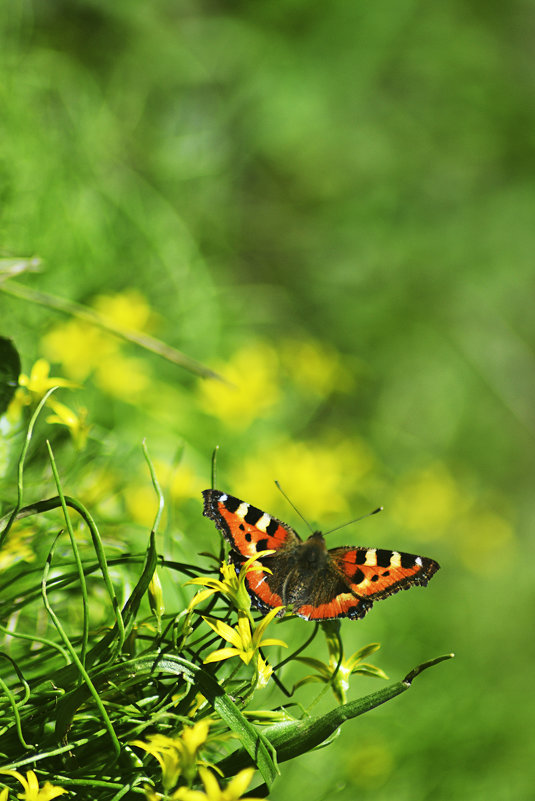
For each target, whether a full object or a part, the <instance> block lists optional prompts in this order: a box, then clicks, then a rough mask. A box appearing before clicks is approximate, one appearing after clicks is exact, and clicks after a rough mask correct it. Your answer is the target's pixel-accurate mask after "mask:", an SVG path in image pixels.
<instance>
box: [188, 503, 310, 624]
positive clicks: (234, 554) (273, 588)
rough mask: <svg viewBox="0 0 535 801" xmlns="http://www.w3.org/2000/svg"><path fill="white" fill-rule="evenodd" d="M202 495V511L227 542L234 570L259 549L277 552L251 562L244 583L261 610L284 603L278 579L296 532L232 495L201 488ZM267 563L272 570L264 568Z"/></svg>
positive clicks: (295, 539)
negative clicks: (250, 567) (202, 490)
mask: <svg viewBox="0 0 535 801" xmlns="http://www.w3.org/2000/svg"><path fill="white" fill-rule="evenodd" d="M203 498H204V511H203V514H204V515H205V517H209V518H210V519H211V520H213V521H214V523H215V524H216V526H217V528H218V529H219V531H221V533H222V534H223V536H224V537H225V539H226V540H227V542H228V543H229V544H230V546H231V548H232V550H231V553H230V560H231V562H232V563H233V564H234V565H235V566H236V569H237V570H239V569H240V568H241V566H242V565H243V563H244V562H246V561H247V559H250V558H251V557H253V556H256V555H257V554H258V553H260V552H261V551H267V550H274V551H275V552H276V553H275V554H273V555H271V556H267V557H264V558H263V559H261V560H258V561H257V562H255V563H254V565H253V566H252V567H253V568H254V569H252V570H250V571H249V572H248V573H247V576H246V579H245V586H246V587H247V590H248V592H249V594H250V595H251V597H252V599H253V602H254V604H255V606H257V607H258V608H259V609H260V610H261V611H264V612H267V611H268V610H269V609H273V608H274V607H276V606H283V605H284V602H283V600H282V594H283V589H282V586H281V581H283V577H284V576H285V572H286V571H285V566H286V562H287V559H288V551H289V550H291V549H292V548H293V547H295V546H296V545H298V544H299V543H300V542H301V540H300V538H299V536H298V535H297V533H296V532H295V531H294V530H293V529H292V528H290V526H288V525H287V524H286V523H283V522H282V521H281V520H277V518H275V517H271V515H268V514H267V513H266V512H263V511H262V510H261V509H258V508H257V507H256V506H252V505H251V504H250V503H246V502H245V501H241V500H240V499H239V498H235V497H234V496H233V495H227V494H226V493H224V492H220V491H219V490H204V492H203ZM266 567H267V568H268V570H269V571H271V572H268V570H265V569H264V568H266Z"/></svg>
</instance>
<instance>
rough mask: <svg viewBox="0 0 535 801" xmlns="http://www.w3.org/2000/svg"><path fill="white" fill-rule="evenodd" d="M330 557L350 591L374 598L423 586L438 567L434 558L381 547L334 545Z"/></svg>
mask: <svg viewBox="0 0 535 801" xmlns="http://www.w3.org/2000/svg"><path fill="white" fill-rule="evenodd" d="M329 556H330V557H331V559H332V561H333V564H334V566H335V567H336V568H337V569H338V570H339V571H340V572H341V573H342V574H343V575H344V576H345V577H346V579H347V581H348V582H349V586H350V588H351V590H352V591H353V592H354V593H355V594H357V595H359V596H366V597H369V598H373V600H379V599H380V598H386V597H387V596H388V595H391V594H392V593H394V592H397V591H398V590H402V589H407V588H408V587H410V586H411V585H412V584H421V585H425V584H427V582H428V581H429V579H430V578H431V576H432V575H433V574H434V573H435V572H436V571H437V570H438V568H439V565H438V564H437V562H435V561H434V560H433V559H427V558H426V557H423V556H417V555H416V554H411V553H401V552H399V551H388V550H385V549H380V548H352V547H351V546H348V547H345V548H333V549H332V550H330V551H329Z"/></svg>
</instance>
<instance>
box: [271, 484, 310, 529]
mask: <svg viewBox="0 0 535 801" xmlns="http://www.w3.org/2000/svg"><path fill="white" fill-rule="evenodd" d="M275 486H276V487H277V489H278V491H279V492H280V493H281V495H282V496H283V497H284V498H286V500H287V501H288V503H289V504H290V506H291V507H292V509H293V510H294V512H297V514H298V515H299V517H300V518H301V520H302V521H303V523H304V524H305V525H306V526H307V527H308V528H309V529H310V531H312V532H313V531H314V529H313V528H312V526H311V525H310V523H309V522H308V520H307V519H306V517H305V516H304V515H303V514H301V512H300V511H299V509H298V508H297V506H296V505H295V503H294V502H293V501H291V500H290V499H289V497H288V496H287V495H286V493H285V492H284V490H283V488H282V487H281V485H280V484H279V482H278V481H275Z"/></svg>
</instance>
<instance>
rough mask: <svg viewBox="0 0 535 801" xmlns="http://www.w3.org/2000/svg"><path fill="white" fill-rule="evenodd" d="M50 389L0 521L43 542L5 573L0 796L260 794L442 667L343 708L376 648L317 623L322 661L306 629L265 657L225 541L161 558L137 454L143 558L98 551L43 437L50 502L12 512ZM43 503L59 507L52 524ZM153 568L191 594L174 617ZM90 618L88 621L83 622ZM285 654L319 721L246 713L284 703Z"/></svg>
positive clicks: (269, 640) (98, 541)
mask: <svg viewBox="0 0 535 801" xmlns="http://www.w3.org/2000/svg"><path fill="white" fill-rule="evenodd" d="M53 391H54V388H53V387H51V388H49V389H48V391H47V392H46V393H45V394H44V395H43V397H42V399H41V401H40V402H39V404H38V405H37V407H36V409H35V411H34V413H33V415H32V417H31V420H30V423H29V426H28V430H27V434H26V437H25V440H24V444H23V448H22V452H21V456H20V459H19V463H18V472H17V476H18V479H17V502H16V504H15V505H14V506H13V508H12V509H11V510H10V511H9V513H8V514H6V515H5V516H4V518H3V519H2V520H1V521H0V525H1V528H0V532H1V533H0V542H2V543H3V544H4V546H6V545H8V544H9V543H10V542H15V543H16V542H17V539H16V536H15V534H16V526H17V524H18V523H19V521H21V520H23V519H27V518H33V517H35V518H37V519H40V520H43V519H44V521H45V525H44V528H41V536H43V534H45V535H46V541H47V546H46V550H45V555H44V557H43V560H42V564H40V565H39V566H38V567H35V568H31V569H28V566H27V564H26V563H25V562H24V561H22V560H21V559H18V560H17V559H14V560H12V564H11V566H10V567H9V568H8V569H7V570H6V571H5V573H4V575H3V577H2V585H3V586H2V593H1V598H0V619H1V621H2V622H1V624H0V631H1V632H2V637H3V646H2V652H1V654H0V689H1V696H0V721H1V723H0V751H1V763H0V777H1V780H2V781H3V782H5V789H4V790H3V791H1V795H0V797H1V798H2V801H4V800H5V799H7V798H9V797H14V794H15V792H18V791H19V790H20V787H22V789H23V795H22V797H24V798H26V799H45V798H46V799H51V798H54V797H56V796H57V795H60V794H63V793H64V792H68V793H69V794H71V796H73V797H80V798H84V799H99V800H100V799H102V801H104V800H106V801H107V800H108V799H109V800H110V801H111V800H112V799H120V798H123V797H126V796H128V797H134V796H141V797H145V798H147V799H171V798H172V799H184V800H185V801H188V800H189V799H193V798H195V799H197V801H198V799H202V798H206V799H212V801H213V799H216V798H223V797H224V798H227V799H228V798H239V797H241V796H242V795H243V793H245V792H246V791H247V788H248V787H249V785H250V783H251V782H252V780H253V776H254V775H255V772H256V771H258V772H259V774H260V777H261V778H260V786H259V787H257V790H256V792H257V794H260V795H262V796H264V795H266V794H267V793H268V792H269V788H270V787H271V785H272V783H273V781H274V780H275V778H276V776H277V773H278V767H277V766H278V763H279V762H282V761H285V760H288V759H293V758H295V757H297V756H299V755H300V754H302V753H304V752H306V751H309V750H311V749H312V748H315V747H316V746H318V745H319V744H321V743H324V742H325V741H326V740H328V738H329V737H330V736H331V735H332V734H333V733H334V732H335V731H336V730H337V729H338V727H339V726H340V725H341V724H342V723H343V722H344V721H345V720H348V719H349V718H352V717H355V716H357V715H360V714H363V713H364V712H366V711H368V710H370V709H372V708H374V707H376V706H378V705H379V704H382V703H384V702H385V701H387V700H389V699H391V698H394V697H395V696H396V695H399V694H400V693H402V692H404V691H406V690H407V689H408V687H409V686H410V684H411V682H412V679H413V678H414V677H415V676H416V675H417V674H418V673H419V672H420V671H421V670H423V669H425V668H426V667H429V666H430V665H432V664H436V663H437V662H439V661H441V660H442V659H445V658H447V657H438V658H437V659H435V660H432V661H431V662H429V663H426V664H424V665H422V666H419V667H418V668H416V669H415V670H414V671H412V672H411V673H410V674H409V675H408V676H407V677H405V679H404V680H403V681H400V682H394V683H393V684H390V685H389V686H387V687H385V688H384V689H382V690H379V691H378V692H376V693H372V694H371V695H368V696H365V697H363V698H360V699H358V700H356V701H352V702H349V703H346V692H347V687H348V681H349V677H350V676H351V674H353V673H365V674H367V675H375V676H377V677H381V678H386V677H385V675H384V674H383V673H382V671H380V670H379V669H378V668H375V667H374V666H371V665H368V664H366V663H364V662H363V659H364V657H365V656H366V655H369V654H370V653H372V652H373V651H374V650H375V649H376V647H377V646H376V645H375V644H374V645H373V646H368V647H366V648H364V649H361V650H360V651H359V652H357V653H356V654H353V656H351V657H348V658H345V656H344V650H343V645H342V641H341V638H340V635H339V626H338V625H335V624H332V623H331V624H324V626H323V628H324V630H325V633H326V635H327V645H328V650H329V661H328V663H323V662H321V661H320V660H318V659H317V658H315V657H311V656H308V657H303V656H302V653H303V651H304V650H305V649H306V648H308V647H309V646H310V644H311V643H312V641H313V640H314V638H315V637H316V635H317V633H318V631H319V630H320V627H319V626H318V625H317V624H315V625H313V626H312V629H311V630H310V629H306V630H305V628H303V631H304V635H303V641H302V642H301V643H300V644H299V645H298V647H296V648H295V649H294V650H293V651H292V652H291V653H290V654H289V655H287V656H285V658H284V659H283V660H282V661H279V662H278V663H277V659H274V658H273V654H277V653H278V652H277V651H273V648H280V647H281V646H285V643H284V642H282V641H281V640H279V639H278V638H273V637H266V636H265V634H266V629H267V628H268V627H271V628H272V627H273V626H274V623H273V618H274V615H275V612H276V611H277V610H273V611H272V612H270V613H269V614H268V615H267V616H265V617H263V618H260V619H259V618H258V616H257V615H256V613H254V612H253V611H252V609H251V603H250V599H249V597H248V595H247V592H246V591H245V588H244V577H245V572H246V570H247V569H248V567H249V565H245V567H244V568H243V569H242V571H241V573H240V575H239V576H238V575H236V573H235V571H234V569H233V568H231V567H230V566H228V565H226V564H225V563H224V554H223V550H222V547H221V551H220V553H219V555H217V556H216V555H205V557H206V558H205V560H204V561H201V562H200V560H199V558H198V557H197V556H196V557H192V560H191V562H180V563H179V562H175V561H170V560H166V559H164V558H163V557H162V556H159V554H158V548H157V541H158V530H159V526H160V520H161V516H162V512H163V508H164V498H163V495H162V492H161V490H160V487H159V484H158V480H157V477H156V475H155V471H154V469H153V466H152V463H151V460H150V458H149V454H148V451H147V449H146V447H145V446H144V452H145V457H146V460H147V464H148V466H149V470H150V474H151V478H152V483H153V487H154V492H155V495H156V498H157V501H158V510H157V513H156V516H155V520H154V523H153V526H152V530H151V531H150V532H148V533H147V538H146V547H145V551H144V553H137V554H136V553H132V554H131V553H126V554H123V555H122V556H120V557H116V558H113V559H111V558H110V557H109V556H108V554H107V552H106V550H107V549H106V546H105V541H104V539H103V537H102V534H101V532H100V530H99V526H98V525H97V523H96V521H95V520H94V519H93V517H92V515H91V513H90V511H89V510H88V509H87V508H86V507H85V506H84V505H83V504H82V503H81V502H80V501H79V500H78V499H76V498H75V497H71V496H68V495H65V494H64V492H63V489H62V481H61V477H60V469H59V468H58V466H57V465H56V460H55V457H54V453H53V450H52V447H51V445H50V443H48V442H47V457H48V461H49V465H50V469H51V472H52V475H53V478H54V481H55V485H56V488H57V494H56V495H55V496H54V497H51V498H43V499H41V500H38V501H35V502H33V503H32V504H30V505H24V503H23V497H24V470H25V460H26V457H27V453H28V448H29V445H30V442H31V440H32V436H33V430H34V425H35V422H36V420H37V417H38V415H39V414H40V412H41V410H42V409H43V407H44V405H45V404H46V402H47V400H48V398H49V396H50V394H51V393H52V392H53ZM54 510H60V512H61V514H62V523H61V524H60V528H59V530H58V528H57V523H56V519H57V518H56V517H55V516H56V515H57V511H54ZM50 515H54V517H51V519H50V524H49V523H48V522H47V521H48V519H49V516H50ZM80 532H83V533H84V535H85V533H87V534H88V541H89V543H90V544H89V547H85V546H83V545H82V544H81V541H80V539H81V538H80ZM65 543H67V545H66V544H65ZM127 566H128V568H129V569H130V570H132V569H134V570H135V572H136V575H137V578H136V580H135V582H134V584H133V586H132V587H131V588H129V589H127V582H126V580H125V581H124V582H123V583H122V586H121V582H120V581H119V582H118V580H117V575H119V576H120V575H121V573H120V571H121V570H122V569H126V567H127ZM112 568H113V572H112ZM117 571H119V573H118V572H117ZM162 571H170V572H171V573H173V574H175V576H176V578H177V579H178V581H180V582H181V583H185V582H188V583H189V584H191V585H192V586H195V587H196V588H197V592H196V594H194V595H193V597H192V598H191V600H190V602H189V603H188V604H187V605H185V606H184V608H182V609H179V610H172V611H169V610H166V609H165V605H164V602H163V596H162V591H161V586H160V581H159V575H160V573H162ZM218 574H219V575H218ZM121 596H122V597H121ZM97 609H98V612H99V616H100V619H101V621H102V622H101V625H100V626H98V625H97V626H95V625H94V623H93V618H94V615H95V610H97ZM266 649H268V651H269V656H268V655H267V654H266ZM289 661H293V662H296V663H297V664H300V665H304V666H306V667H312V668H313V669H314V671H315V673H314V674H313V675H305V676H303V677H301V678H300V679H299V681H298V682H297V683H296V684H295V686H294V690H295V691H297V690H299V688H300V687H301V685H302V684H305V683H308V682H310V681H319V682H322V683H323V684H324V688H329V687H330V688H331V689H332V690H333V692H334V695H335V697H336V699H337V702H338V705H337V706H335V707H334V708H333V709H332V710H331V711H330V712H328V713H327V714H324V715H316V716H314V715H312V714H311V713H310V710H303V709H302V707H298V706H296V704H295V703H294V702H293V701H292V702H290V701H289V702H288V703H287V704H279V705H278V706H277V707H276V708H274V709H272V708H268V707H267V705H266V704H265V703H264V704H263V705H262V703H261V702H260V708H259V709H256V710H253V709H252V708H251V704H252V701H253V699H255V698H256V697H257V693H258V691H259V690H261V689H262V688H264V687H265V686H266V685H268V684H269V683H270V682H276V683H277V684H278V685H279V686H280V687H281V688H282V689H283V690H284V692H285V693H286V694H287V695H290V694H291V693H289V692H288V691H287V690H286V689H285V688H284V685H283V684H282V681H281V677H280V674H281V671H282V669H283V667H284V666H285V665H286V664H287V663H288V662H289ZM296 709H299V710H300V711H299V713H298V715H297V716H296ZM236 741H237V742H236ZM10 793H11V795H9V794H10ZM192 793H194V795H193V794H192Z"/></svg>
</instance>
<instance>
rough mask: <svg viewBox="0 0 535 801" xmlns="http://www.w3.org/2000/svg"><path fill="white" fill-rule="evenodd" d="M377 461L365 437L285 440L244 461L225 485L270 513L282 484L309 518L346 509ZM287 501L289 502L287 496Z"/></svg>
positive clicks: (278, 501) (277, 503)
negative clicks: (277, 481) (332, 441)
mask: <svg viewBox="0 0 535 801" xmlns="http://www.w3.org/2000/svg"><path fill="white" fill-rule="evenodd" d="M372 465H373V456H372V454H371V452H370V450H369V448H368V447H367V446H366V445H365V443H363V442H362V441H360V440H357V439H353V440H351V441H347V440H346V441H344V442H336V443H331V442H327V443H304V442H282V443H279V444H277V445H274V446H272V447H271V448H270V449H269V450H262V451H261V452H260V453H255V454H254V455H252V456H251V457H249V458H247V459H245V460H243V461H241V462H240V463H239V465H238V466H237V467H236V469H235V470H234V471H233V472H232V477H231V485H232V486H231V487H229V488H224V489H228V490H229V491H230V492H234V493H235V494H236V495H239V496H240V497H242V498H244V499H245V500H247V501H248V502H250V503H253V504H254V505H256V506H260V507H261V508H264V509H265V510H266V511H267V512H268V513H272V510H274V509H277V508H281V495H280V492H279V491H278V489H277V488H276V486H275V484H274V480H275V479H277V480H280V483H281V486H282V488H283V489H284V491H285V492H286V494H287V495H288V496H289V498H291V500H292V502H293V503H295V505H296V506H297V507H298V508H300V509H301V511H302V512H303V514H304V515H305V517H307V519H309V520H315V521H317V522H322V521H324V520H325V518H326V516H327V515H336V517H337V518H338V519H340V516H342V515H347V514H348V513H349V512H350V510H349V508H348V503H347V499H348V497H349V496H351V495H353V494H354V493H355V491H356V490H357V489H358V483H359V480H360V479H361V478H362V476H363V475H365V474H366V473H367V472H368V471H369V470H370V468H371V467H372ZM283 504H284V505H286V502H285V501H284V502H283Z"/></svg>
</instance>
